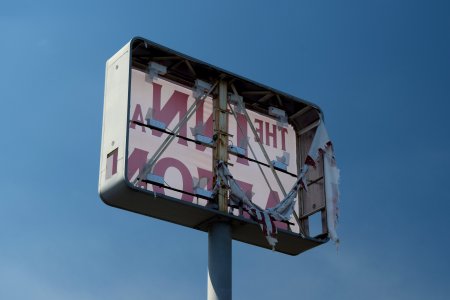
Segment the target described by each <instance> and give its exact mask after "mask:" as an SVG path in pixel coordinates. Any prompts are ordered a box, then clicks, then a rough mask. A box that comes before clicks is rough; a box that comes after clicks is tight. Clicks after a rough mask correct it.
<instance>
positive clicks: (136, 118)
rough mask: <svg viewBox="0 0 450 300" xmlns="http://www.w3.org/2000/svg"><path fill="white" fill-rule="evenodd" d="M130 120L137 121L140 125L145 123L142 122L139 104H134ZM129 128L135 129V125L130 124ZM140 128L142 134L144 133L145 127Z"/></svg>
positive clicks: (142, 117)
mask: <svg viewBox="0 0 450 300" xmlns="http://www.w3.org/2000/svg"><path fill="white" fill-rule="evenodd" d="M131 120H133V121H137V122H141V123H145V122H144V116H143V114H142V108H141V105H140V104H136V107H135V109H134V113H133V118H132V119H131ZM130 128H132V129H135V128H136V124H135V123H133V122H131V124H130ZM141 128H142V132H145V127H144V126H141Z"/></svg>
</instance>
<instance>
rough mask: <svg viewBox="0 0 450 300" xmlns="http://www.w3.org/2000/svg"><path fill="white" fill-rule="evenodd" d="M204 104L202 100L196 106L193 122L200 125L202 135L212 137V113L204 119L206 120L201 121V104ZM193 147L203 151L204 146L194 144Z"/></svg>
mask: <svg viewBox="0 0 450 300" xmlns="http://www.w3.org/2000/svg"><path fill="white" fill-rule="evenodd" d="M204 105H205V101H202V102H201V103H200V104H199V106H198V107H197V111H196V113H195V121H196V122H195V123H196V124H197V125H202V126H203V129H204V131H203V132H202V135H204V136H208V137H210V138H212V136H213V116H212V114H211V115H210V116H209V117H208V119H206V122H204V121H203V106H204ZM195 148H196V149H197V150H200V151H205V149H206V147H205V146H203V145H196V146H195Z"/></svg>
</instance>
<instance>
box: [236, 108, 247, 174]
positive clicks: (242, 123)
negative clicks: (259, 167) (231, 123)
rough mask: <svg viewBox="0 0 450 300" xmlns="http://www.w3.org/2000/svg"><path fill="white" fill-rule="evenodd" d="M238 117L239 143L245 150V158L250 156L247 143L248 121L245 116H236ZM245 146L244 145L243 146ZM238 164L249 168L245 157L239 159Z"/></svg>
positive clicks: (237, 136)
mask: <svg viewBox="0 0 450 300" xmlns="http://www.w3.org/2000/svg"><path fill="white" fill-rule="evenodd" d="M236 115H237V125H238V128H237V135H236V138H237V142H238V146H239V147H242V146H245V147H243V148H245V156H248V143H247V119H246V118H245V115H243V114H236ZM242 144H244V145H242ZM236 162H237V163H240V164H243V165H246V166H248V160H247V159H245V158H243V157H238V158H237V160H236Z"/></svg>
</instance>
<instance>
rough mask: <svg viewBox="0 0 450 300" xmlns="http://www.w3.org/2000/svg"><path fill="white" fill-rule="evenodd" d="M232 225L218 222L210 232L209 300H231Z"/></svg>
mask: <svg viewBox="0 0 450 300" xmlns="http://www.w3.org/2000/svg"><path fill="white" fill-rule="evenodd" d="M231 253H232V252H231V225H230V224H228V223H225V222H216V223H214V224H212V225H211V227H210V229H209V232H208V300H231V291H232V290H231V266H232V264H231V263H232V258H231V256H232V255H231Z"/></svg>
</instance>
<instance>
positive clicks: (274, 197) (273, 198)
mask: <svg viewBox="0 0 450 300" xmlns="http://www.w3.org/2000/svg"><path fill="white" fill-rule="evenodd" d="M278 203H280V196H278V193H277V192H275V191H270V193H269V197H268V199H267V205H266V209H267V208H271V207H274V206H275V205H277V204H278ZM274 223H275V226H277V227H278V228H281V229H287V224H286V223H283V222H280V221H275V222H274Z"/></svg>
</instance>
